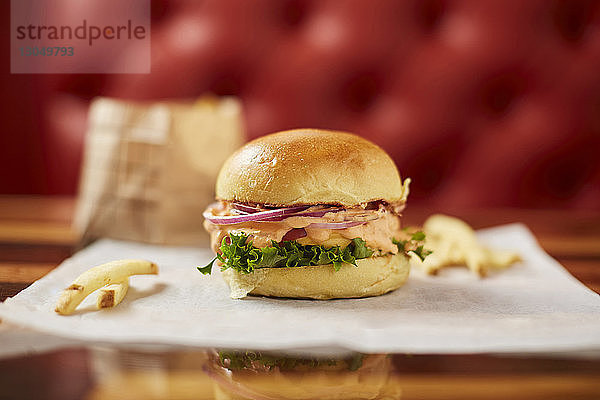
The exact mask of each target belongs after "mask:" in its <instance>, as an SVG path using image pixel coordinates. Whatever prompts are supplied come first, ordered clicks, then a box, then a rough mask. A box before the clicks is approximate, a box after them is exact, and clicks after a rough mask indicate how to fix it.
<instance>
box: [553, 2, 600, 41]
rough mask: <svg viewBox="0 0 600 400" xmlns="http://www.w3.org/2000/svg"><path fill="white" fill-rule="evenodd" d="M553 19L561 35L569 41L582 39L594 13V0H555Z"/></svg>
mask: <svg viewBox="0 0 600 400" xmlns="http://www.w3.org/2000/svg"><path fill="white" fill-rule="evenodd" d="M553 3H554V5H553V7H552V19H553V22H554V26H555V27H556V30H557V31H558V33H559V35H560V37H562V38H563V39H564V40H566V41H567V42H571V43H575V42H578V41H579V40H581V38H582V37H583V36H584V34H585V32H586V29H587V28H588V26H589V23H590V21H591V18H592V15H593V8H594V6H596V7H597V3H596V4H594V3H595V2H593V1H581V0H554V1H553Z"/></svg>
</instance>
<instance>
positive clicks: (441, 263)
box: [413, 214, 521, 276]
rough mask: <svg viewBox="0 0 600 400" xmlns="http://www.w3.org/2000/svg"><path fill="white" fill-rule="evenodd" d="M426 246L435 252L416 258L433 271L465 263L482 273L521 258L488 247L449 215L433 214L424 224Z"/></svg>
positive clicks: (467, 227) (504, 266) (424, 267)
mask: <svg viewBox="0 0 600 400" xmlns="http://www.w3.org/2000/svg"><path fill="white" fill-rule="evenodd" d="M423 230H424V231H425V234H426V237H427V238H426V244H425V246H426V247H427V248H428V249H430V250H432V251H433V253H432V254H430V255H429V256H427V258H426V259H425V261H424V262H422V263H420V262H415V263H413V264H416V265H417V266H419V267H420V268H421V269H423V270H424V271H425V272H426V273H428V274H430V275H433V274H436V273H437V272H438V271H439V270H440V269H442V268H443V267H446V266H451V265H466V266H467V267H468V268H469V269H470V270H471V271H472V272H474V273H475V274H477V275H479V276H485V275H487V273H488V271H489V270H490V269H502V268H507V267H509V266H510V265H512V264H513V263H515V262H517V261H520V260H521V258H520V256H519V255H518V254H517V253H514V252H510V251H497V250H492V249H488V248H487V247H484V246H483V245H481V244H480V243H479V241H478V240H477V236H476V235H475V231H474V230H473V229H472V228H471V227H470V226H469V225H468V224H467V223H465V222H464V221H461V220H460V219H458V218H454V217H450V216H447V215H442V214H436V215H432V216H431V217H429V218H428V219H427V221H425V224H423Z"/></svg>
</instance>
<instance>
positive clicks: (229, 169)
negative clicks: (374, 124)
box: [199, 129, 423, 299]
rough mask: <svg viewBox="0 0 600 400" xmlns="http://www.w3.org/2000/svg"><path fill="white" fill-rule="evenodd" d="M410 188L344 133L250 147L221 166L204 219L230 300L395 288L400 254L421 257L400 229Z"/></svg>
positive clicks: (298, 135)
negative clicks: (215, 197)
mask: <svg viewBox="0 0 600 400" xmlns="http://www.w3.org/2000/svg"><path fill="white" fill-rule="evenodd" d="M409 182H410V180H409V179H406V180H405V181H404V182H402V180H401V178H400V175H399V173H398V170H397V169H396V166H395V165H394V162H393V161H392V160H391V158H390V157H389V156H388V155H387V154H386V153H385V152H384V151H383V150H382V149H381V148H379V147H378V146H376V145H375V144H373V143H371V142H369V141H367V140H365V139H362V138H360V137H358V136H355V135H351V134H348V133H341V132H331V131H324V130H309V129H303V130H294V131H286V132H280V133H276V134H272V135H268V136H264V137H262V138H259V139H257V140H254V141H252V142H250V143H248V144H247V145H245V146H244V147H242V148H241V149H240V150H238V151H237V152H236V153H234V154H233V155H232V156H231V157H230V158H229V159H228V160H227V161H226V162H225V165H224V166H223V168H222V169H221V172H220V173H219V177H218V179H217V187H216V194H217V199H218V200H219V202H217V203H214V204H213V205H211V206H210V207H209V208H208V209H207V210H206V212H205V213H204V217H205V219H206V222H205V227H206V228H207V230H208V231H209V232H210V234H211V241H212V246H213V248H214V249H215V251H216V252H217V257H216V258H215V260H218V262H219V264H221V266H222V270H223V277H224V278H225V280H226V281H227V282H228V284H229V286H230V288H231V292H232V293H231V294H232V297H235V298H240V297H244V296H245V295H246V294H248V293H250V294H257V295H267V296H277V297H297V298H315V299H330V298H345V297H365V296H376V295H380V294H383V293H386V292H389V291H391V290H394V289H397V288H398V287H400V286H402V284H404V282H405V280H406V278H407V276H408V271H409V263H408V260H409V257H408V256H407V252H408V251H413V252H415V253H417V255H419V256H423V247H422V246H421V243H419V242H420V241H421V240H422V239H423V237H422V234H420V233H418V234H416V235H412V236H411V235H408V234H407V233H406V232H404V231H402V229H401V228H400V212H401V211H402V210H403V209H404V206H405V203H406V197H407V195H408V184H409ZM213 262H214V260H213ZM211 267H212V263H211V264H209V265H208V266H206V267H204V268H199V269H200V271H201V272H203V273H209V272H210V269H211Z"/></svg>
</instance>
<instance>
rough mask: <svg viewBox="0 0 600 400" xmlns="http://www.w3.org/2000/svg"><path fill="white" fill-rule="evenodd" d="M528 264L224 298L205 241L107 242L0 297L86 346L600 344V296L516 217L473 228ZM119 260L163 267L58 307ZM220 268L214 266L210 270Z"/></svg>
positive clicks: (378, 348)
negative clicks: (375, 290) (350, 291)
mask: <svg viewBox="0 0 600 400" xmlns="http://www.w3.org/2000/svg"><path fill="white" fill-rule="evenodd" d="M478 235H479V237H480V239H481V240H482V241H483V242H484V243H485V244H487V245H489V246H491V247H493V248H498V249H510V250H516V251H518V252H519V253H520V254H521V255H522V257H523V258H524V262H523V263H519V264H517V265H515V266H514V267H512V268H510V269H508V270H506V271H503V272H500V273H497V274H494V275H492V276H489V277H487V278H484V279H480V278H478V277H476V276H474V275H472V274H471V273H470V272H468V271H467V269H466V268H464V269H463V268H452V269H448V270H445V271H442V272H441V273H440V275H438V276H435V277H428V276H424V275H423V274H422V273H420V272H419V271H415V270H413V271H411V276H410V278H409V280H408V282H407V284H406V285H405V286H404V287H402V288H401V289H399V290H397V291H395V292H393V293H391V294H388V295H384V296H380V297H374V298H366V299H346V300H329V301H311V300H290V299H270V298H262V297H248V298H246V299H243V300H232V299H230V298H229V290H228V288H227V286H226V284H225V283H224V282H223V281H222V280H221V277H220V274H219V273H218V272H213V274H212V276H210V277H208V276H204V275H202V274H200V273H199V272H198V271H197V270H196V268H195V267H196V266H197V265H205V264H206V263H207V262H208V261H209V260H210V259H211V258H212V257H213V254H212V252H211V251H210V250H208V249H193V248H172V247H171V248H168V247H159V246H151V245H143V244H138V243H129V242H120V241H113V240H102V241H99V242H97V243H95V244H93V245H91V246H90V247H88V248H86V249H84V250H83V251H81V252H79V253H77V254H75V255H74V256H73V257H72V258H70V259H68V260H66V261H65V262H64V263H62V264H61V266H60V267H58V268H57V269H55V270H53V271H52V272H51V273H50V274H48V275H47V276H45V277H44V278H42V279H40V280H39V281H37V282H35V283H34V284H33V285H32V286H30V287H29V288H27V289H26V290H24V291H22V292H21V293H19V294H18V295H17V296H15V297H14V298H11V299H8V300H6V302H5V303H3V304H0V318H2V319H3V320H4V321H6V322H9V323H11V324H16V325H19V326H21V327H25V328H28V329H32V330H36V331H40V332H45V333H47V334H50V335H55V336H60V337H65V338H71V339H76V340H81V341H84V342H100V343H117V344H120V345H124V344H160V345H185V346H209V347H228V348H248V349H255V350H264V349H270V350H276V349H277V350H293V349H303V348H304V349H306V348H334V347H335V348H345V349H350V350H356V351H364V352H408V353H477V352H561V351H598V350H600V296H598V295H597V294H596V293H594V292H593V291H591V290H589V289H587V288H586V287H585V286H584V285H582V284H581V283H580V282H578V281H577V280H576V279H575V278H573V277H572V276H571V275H570V274H569V273H568V272H567V271H566V270H564V269H563V268H562V267H561V266H560V265H559V264H558V263H557V262H556V261H555V260H553V259H552V258H551V257H549V256H548V255H547V254H546V253H545V252H544V251H543V250H542V249H541V248H540V247H539V246H538V244H537V243H536V241H535V239H534V237H533V236H532V234H531V233H530V232H529V231H528V230H527V228H525V227H524V226H522V225H518V224H515V225H507V226H502V227H498V228H493V229H488V230H485V231H480V232H479V233H478ZM120 258H145V259H149V260H152V261H155V262H157V263H158V264H159V267H160V275H159V276H135V277H132V278H131V280H130V283H131V288H130V290H129V293H128V294H127V296H126V298H125V300H124V301H123V303H121V304H120V305H119V306H118V307H116V308H115V309H112V310H102V311H94V304H95V296H94V295H92V296H90V297H89V298H88V299H87V300H86V301H85V302H84V303H83V304H82V305H81V306H80V308H79V309H78V311H77V312H76V313H75V314H74V315H71V316H68V317H65V316H60V315H57V314H55V313H54V311H53V310H54V304H55V302H56V299H57V298H58V295H59V293H60V291H61V290H62V289H63V288H65V287H66V286H68V285H69V284H70V282H71V281H72V280H73V279H74V278H75V277H77V276H78V275H79V274H80V273H81V272H83V271H84V270H86V269H88V268H90V267H92V266H95V265H97V264H101V263H103V262H107V261H110V260H114V259H120ZM215 270H216V268H215Z"/></svg>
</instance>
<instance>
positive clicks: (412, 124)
mask: <svg viewBox="0 0 600 400" xmlns="http://www.w3.org/2000/svg"><path fill="white" fill-rule="evenodd" d="M5 3H6V2H5ZM2 7H6V6H5V5H4V6H2ZM152 7H153V8H152V17H153V20H152V73H151V74H149V75H47V76H15V75H12V76H7V75H8V74H7V73H6V71H5V70H3V71H4V72H3V75H4V76H3V77H2V80H3V81H6V82H7V83H6V85H5V96H4V97H3V99H2V106H3V107H2V109H3V111H2V113H3V114H4V115H3V120H4V121H8V123H7V126H6V129H7V130H8V131H9V132H10V131H12V132H13V133H14V132H23V135H20V136H19V137H15V136H14V134H13V135H6V131H5V133H4V134H3V135H2V141H3V146H2V150H0V151H1V152H2V153H1V154H0V155H1V156H2V159H1V160H0V163H1V166H2V169H3V170H4V171H6V168H10V167H11V166H13V165H15V164H14V162H13V161H15V160H16V158H17V156H18V155H19V154H22V155H24V157H23V158H24V161H23V168H22V170H19V171H13V173H12V174H10V176H8V177H7V175H4V177H3V180H5V181H6V183H5V184H3V186H2V188H1V189H2V191H5V192H6V191H23V192H27V191H37V192H43V193H65V192H67V193H71V192H74V190H75V188H76V179H77V171H78V165H79V162H80V154H81V141H82V135H83V132H84V130H85V115H86V110H87V104H88V101H89V99H90V98H92V97H94V96H96V95H104V96H113V97H120V98H128V99H164V98H182V97H194V96H197V95H199V94H202V93H205V92H207V91H211V92H213V93H216V94H228V95H236V96H239V97H240V98H241V99H242V101H243V104H244V107H245V115H246V119H247V131H248V134H249V137H251V138H252V137H256V136H259V135H262V134H265V133H269V132H273V131H277V130H281V129H287V128H293V127H323V128H334V129H343V130H349V131H353V132H357V133H359V134H361V135H364V136H365V137H367V138H369V139H371V140H373V141H375V142H376V143H378V144H380V145H381V146H382V147H384V148H385V149H386V150H387V151H388V152H389V153H390V154H391V155H392V157H393V158H394V160H395V161H396V163H397V164H398V166H399V168H400V170H401V172H402V174H403V176H411V177H412V178H413V185H412V189H413V194H412V195H411V197H412V201H415V202H420V203H430V204H432V205H434V206H436V207H440V209H448V208H451V207H454V206H525V207H563V206H565V207H573V208H594V209H600V2H598V1H577V0H564V1H548V0H454V1H450V0H448V1H440V0H427V1H424V0H422V1H419V0H411V1H391V0H376V1H369V0H343V1H339V0H321V1H310V0H299V1H294V0H292V1H281V0H253V1H247V0H210V1H153V2H152ZM3 11H4V10H3ZM97 12H102V11H101V10H97ZM4 14H6V13H4ZM4 46H6V44H4ZM4 54H6V52H5V53H4ZM131 54H132V60H133V62H134V61H135V57H134V56H135V49H132V51H131ZM3 68H6V67H3ZM7 92H8V96H6V93H7ZM8 136H11V137H10V138H7V137H8ZM11 146H12V147H11ZM23 146H26V147H25V148H26V149H27V150H23ZM11 160H12V161H11ZM40 171H43V172H40ZM3 174H4V173H3ZM19 174H20V175H19ZM15 177H17V178H18V179H16V178H15Z"/></svg>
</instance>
